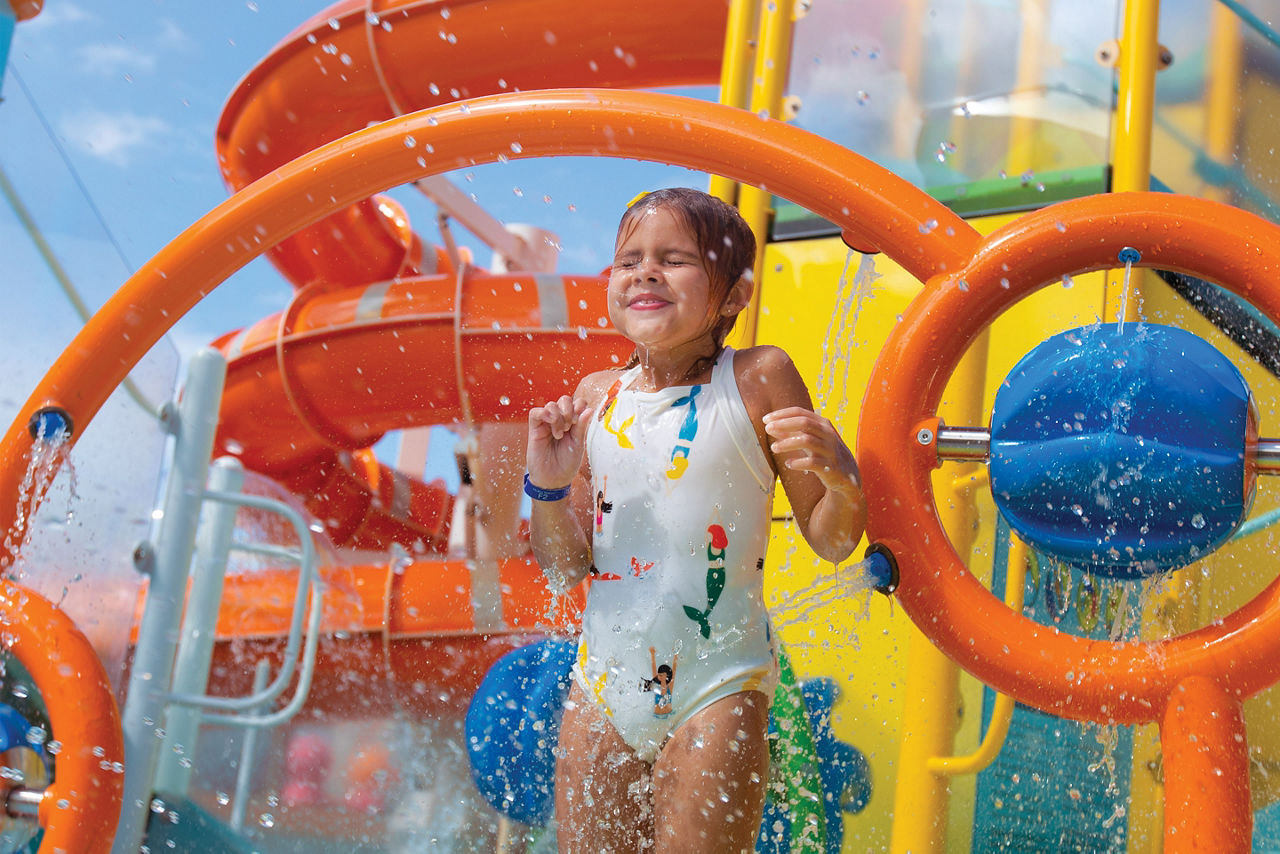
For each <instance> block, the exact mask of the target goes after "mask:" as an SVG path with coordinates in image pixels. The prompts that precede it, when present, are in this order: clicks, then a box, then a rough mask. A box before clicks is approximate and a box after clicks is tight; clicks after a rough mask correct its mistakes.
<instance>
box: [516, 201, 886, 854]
mask: <svg viewBox="0 0 1280 854" xmlns="http://www.w3.org/2000/svg"><path fill="white" fill-rule="evenodd" d="M754 258H755V239H754V237H753V236H752V234H751V231H750V229H749V228H748V227H747V225H746V223H745V222H744V221H743V220H742V217H741V216H739V214H738V212H737V210H736V209H734V208H733V207H731V206H730V205H727V204H725V203H724V202H721V201H720V200H719V199H716V198H715V197H713V196H709V195H707V194H706V193H702V192H699V191H697V190H690V189H667V190H658V191H656V192H653V193H650V194H648V195H646V196H644V197H643V198H641V199H640V200H639V201H637V202H635V203H633V204H632V205H631V206H630V207H629V208H628V209H627V211H626V212H625V213H624V214H623V216H622V222H621V223H620V225H619V227H618V238H617V249H616V253H615V255H614V260H613V268H612V271H611V274H610V277H609V298H608V303H609V319H610V320H611V321H612V322H613V325H614V327H615V328H616V329H617V330H618V331H619V332H621V333H622V334H623V335H625V336H626V337H627V338H628V339H629V340H631V341H633V342H634V343H635V345H636V349H635V354H634V355H633V356H632V359H631V362H630V364H629V365H628V366H627V367H626V368H625V369H623V370H621V371H618V370H605V371H600V372H597V373H594V374H591V375H590V376H587V377H586V378H584V379H583V380H582V382H581V383H580V384H579V385H578V389H577V391H576V392H575V394H574V396H573V397H569V396H568V395H565V396H564V397H561V398H560V399H559V400H556V401H552V402H549V403H548V404H547V405H546V406H540V407H535V408H534V409H532V410H531V411H530V412H529V445H528V475H527V477H526V480H525V491H526V492H527V493H529V495H530V496H531V497H532V498H533V499H534V501H533V513H532V520H531V524H532V544H533V550H534V554H535V555H536V557H537V559H538V561H539V563H540V564H541V566H542V567H543V570H544V571H545V572H546V573H547V576H548V578H549V579H550V580H551V582H552V584H553V585H554V586H557V587H562V588H563V587H568V586H572V585H574V584H576V583H578V582H579V581H581V580H582V579H583V578H586V577H588V576H590V577H591V579H592V581H591V587H590V591H589V593H588V598H587V607H586V613H585V614H584V615H583V620H582V638H581V640H580V642H579V649H578V659H577V663H576V665H575V666H574V669H573V676H574V678H573V686H572V688H571V691H570V695H569V700H568V702H567V704H566V707H565V712H564V717H563V719H562V721H561V725H560V753H559V759H558V762H557V765H556V793H555V797H556V817H557V823H558V838H559V842H560V850H561V851H580V852H591V854H599V852H601V851H608V852H612V851H638V850H650V849H652V850H654V851H658V852H670V851H717V852H719V851H725V852H728V851H733V852H738V851H748V850H751V849H752V848H753V847H754V842H755V836H756V832H757V830H758V829H759V825H760V819H761V815H762V813H763V809H764V800H765V786H766V782H767V778H768V761H769V759H768V746H767V741H766V736H767V731H768V720H769V702H770V700H771V698H772V696H773V689H774V687H775V685H776V682H777V671H778V668H777V659H776V655H775V641H774V637H773V633H772V629H771V628H770V625H769V617H768V613H767V612H766V610H765V605H764V601H763V590H762V578H763V568H764V555H765V548H766V546H767V544H768V540H769V522H770V516H771V507H772V502H773V488H774V482H775V479H778V480H781V481H782V486H783V488H784V489H786V491H787V497H788V498H789V499H790V502H791V508H792V511H793V512H794V514H795V518H796V521H797V523H798V524H799V526H800V530H801V532H802V533H803V534H804V537H805V539H806V540H807V541H808V542H809V544H810V546H812V547H813V549H814V551H815V552H817V554H818V555H820V556H821V557H823V558H824V559H826V560H829V561H832V562H836V563H838V562H840V561H843V560H844V559H845V558H847V557H848V556H849V554H850V553H851V552H852V551H853V549H854V546H855V545H856V544H857V543H858V540H859V539H860V538H861V536H862V530H863V526H864V523H865V520H866V508H865V504H864V502H863V496H862V490H861V488H860V485H859V480H858V470H857V466H856V464H855V463H854V459H853V454H852V453H850V451H849V449H848V447H846V446H845V444H844V442H843V441H842V440H841V438H840V436H839V434H838V433H837V432H836V430H835V428H834V427H832V425H831V422H829V421H828V420H827V419H825V418H822V417H820V416H819V415H817V414H815V413H814V412H813V411H812V406H811V404H810V400H809V392H808V389H807V388H806V387H805V383H804V380H802V379H801V377H800V374H799V372H798V371H797V370H796V367H795V365H794V364H792V362H791V359H790V358H789V357H788V356H787V355H786V354H785V353H784V352H783V351H782V350H779V349H778V348H776V347H768V346H763V347H751V348H749V349H746V350H740V351H737V352H735V351H734V350H733V349H732V348H729V347H726V346H725V345H724V339H725V336H726V335H728V333H729V330H730V329H731V328H732V327H733V324H734V321H735V319H736V318H737V315H738V313H739V312H740V311H741V310H742V309H743V308H744V307H745V306H746V305H747V302H748V301H749V300H750V299H751V292H752V282H751V269H752V266H753V263H754ZM608 475H612V477H608ZM606 478H607V479H606ZM677 659H678V660H679V670H678V671H677V669H676V661H677ZM659 671H661V674H659ZM659 676H661V677H662V678H659Z"/></svg>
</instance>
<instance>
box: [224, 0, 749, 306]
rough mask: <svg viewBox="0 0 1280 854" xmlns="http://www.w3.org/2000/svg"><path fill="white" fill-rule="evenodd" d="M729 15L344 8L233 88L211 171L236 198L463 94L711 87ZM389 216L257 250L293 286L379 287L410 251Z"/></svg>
mask: <svg viewBox="0 0 1280 854" xmlns="http://www.w3.org/2000/svg"><path fill="white" fill-rule="evenodd" d="M727 16H728V2H727V0H653V2H649V3H646V4H643V5H641V6H637V4H635V3H633V2H631V0H500V2H494V0H460V2H459V0H450V2H447V3H446V2H437V0H390V1H389V2H387V0H383V2H379V0H342V2H339V3H337V4H335V5H333V6H331V7H329V8H328V9H326V10H325V11H323V12H320V13H319V14H318V15H316V16H315V17H313V18H312V19H311V20H309V21H307V22H306V23H304V24H303V25H302V26H300V27H299V28H298V29H297V30H295V31H294V32H293V33H291V34H290V35H289V36H288V37H287V38H285V39H284V41H282V42H281V43H280V44H279V45H277V46H276V48H275V49H274V50H272V51H271V53H269V54H268V55H267V56H266V57H265V58H264V59H263V60H262V62H260V63H259V64H258V65H257V66H256V67H255V68H254V69H253V70H252V71H250V72H249V73H248V74H247V75H246V76H245V78H244V79H243V80H242V81H241V82H240V84H239V85H238V86H237V87H236V90H235V91H234V92H233V93H232V94H231V97H230V98H229V99H228V101H227V104H226V106H225V107H224V108H223V112H222V116H221V119H220V120H219V122H218V128H217V134H216V146H217V154H218V162H219V164H220V166H221V169H222V173H223V176H224V178H225V179H226V182H227V184H228V186H229V187H230V188H231V189H232V190H238V189H240V188H241V187H244V186H245V185H247V184H249V183H250V182H252V181H254V180H256V179H258V178H259V177H261V176H263V175H265V174H267V173H268V172H270V171H271V170H273V169H275V168H277V167H278V166H281V165H283V164H284V163H287V162H288V161H290V160H292V159H293V158H295V157H297V156H298V155H300V154H304V153H305V152H307V151H311V150H312V149H314V148H317V147H318V146H320V145H322V144H324V143H327V142H330V141H332V140H335V139H337V138H339V137H341V136H344V135H346V134H348V133H351V132H353V131H357V130H361V129H363V128H365V127H367V126H369V125H371V124H375V123H377V122H381V121H385V120H386V119H389V118H392V117H394V116H396V115H401V114H404V113H409V112H414V111H417V110H420V109H423V108H426V107H434V106H439V105H441V104H446V103H449V102H452V101H457V100H460V99H463V98H471V97H476V96H480V95H489V94H497V93H501V92H504V91H507V92H510V91H523V90H530V89H551V88H559V87H575V86H592V87H604V88H621V89H626V88H655V87H663V86H676V85H686V84H715V83H717V82H718V81H719V75H720V61H721V55H722V53H723V48H724V33H725V24H726V20H727ZM430 156H431V155H430V153H429V152H424V157H430ZM469 165H472V164H470V163H467V162H458V163H452V164H449V165H448V168H449V169H456V168H462V167H466V166H469ZM397 219H398V217H397V213H396V212H395V211H393V210H380V209H379V205H378V200H377V199H369V200H366V201H364V202H362V203H360V204H358V205H355V206H354V207H352V208H348V209H346V210H344V211H341V212H339V213H337V214H335V215H333V216H331V217H329V218H327V219H325V220H323V221H321V222H319V223H317V224H316V225H314V226H312V227H310V228H307V229H304V230H303V231H302V232H300V233H298V234H296V235H294V236H293V237H291V238H290V239H288V240H285V241H283V242H282V243H280V244H279V245H278V246H276V247H275V248H274V249H272V250H270V252H269V253H268V255H269V257H270V258H271V260H272V262H273V263H274V264H275V265H276V266H277V267H278V268H279V269H280V270H281V271H282V272H283V273H284V274H285V276H286V277H287V278H288V279H289V280H290V281H291V282H293V283H294V284H295V285H298V286H302V285H307V284H312V283H319V284H320V285H321V286H322V287H325V288H332V289H337V288H341V287H344V286H349V285H354V284H365V283H369V282H374V281H381V280H383V279H389V278H392V277H394V276H396V275H398V274H400V273H401V272H402V270H404V269H405V267H406V260H407V259H408V258H409V256H410V255H411V253H412V242H411V239H410V234H411V232H409V231H408V230H407V229H406V228H405V227H403V225H402V224H401V223H399V222H398V221H397Z"/></svg>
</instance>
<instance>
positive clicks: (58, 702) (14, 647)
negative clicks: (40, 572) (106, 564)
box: [0, 579, 124, 852]
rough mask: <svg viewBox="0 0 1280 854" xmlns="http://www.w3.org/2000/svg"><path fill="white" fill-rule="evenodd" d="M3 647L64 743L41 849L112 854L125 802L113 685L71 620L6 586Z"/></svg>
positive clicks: (46, 803) (2, 589) (43, 815)
mask: <svg viewBox="0 0 1280 854" xmlns="http://www.w3.org/2000/svg"><path fill="white" fill-rule="evenodd" d="M0 623H2V624H3V626H4V631H3V632H2V633H0V643H2V644H3V645H4V648H5V649H6V650H7V651H8V652H10V653H12V654H13V655H14V656H16V657H17V659H18V660H19V661H21V662H22V665H23V666H24V667H25V668H27V670H28V671H29V672H30V673H31V677H32V679H34V680H35V683H36V688H37V689H38V690H39V691H40V694H41V696H42V697H44V701H45V705H46V706H47V707H48V709H49V724H50V727H51V728H52V730H53V732H52V733H51V735H52V736H53V737H54V738H56V739H57V740H58V741H59V742H61V744H62V749H61V750H60V751H59V752H58V754H57V756H56V757H55V760H54V762H55V766H54V769H55V773H54V780H53V782H52V783H51V784H50V785H49V787H48V788H47V789H45V791H44V795H43V797H41V799H40V805H39V807H38V808H37V818H38V819H39V822H40V826H41V827H43V828H44V839H43V840H42V841H41V843H40V848H41V850H48V851H86V852H96V851H102V852H106V851H110V850H111V840H112V837H113V836H114V835H115V830H116V825H117V824H118V823H119V821H120V805H121V802H122V800H123V796H124V736H123V734H122V731H121V729H120V712H119V710H118V709H117V708H116V701H115V697H114V696H113V695H112V693H111V682H110V680H108V679H107V673H106V670H104V669H103V667H102V662H101V661H99V660H98V655H97V653H95V652H94V651H93V647H92V646H91V645H90V644H89V641H88V639H87V638H85V636H84V635H83V634H82V633H81V632H80V630H79V629H78V628H76V625H75V623H73V622H72V621H71V618H70V617H68V616H67V615H66V614H64V613H63V612H62V611H60V610H59V609H58V608H56V607H54V606H53V604H52V603H50V602H49V600H47V599H45V598H44V597H42V596H40V595H39V594H37V593H34V592H32V591H31V590H28V589H26V588H25V587H22V586H20V585H18V584H14V583H13V582H12V581H9V580H7V579H0Z"/></svg>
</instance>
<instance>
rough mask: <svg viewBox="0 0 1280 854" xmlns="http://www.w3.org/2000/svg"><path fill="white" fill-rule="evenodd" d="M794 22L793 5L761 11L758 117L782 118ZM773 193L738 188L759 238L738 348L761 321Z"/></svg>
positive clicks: (755, 89)
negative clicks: (751, 290)
mask: <svg viewBox="0 0 1280 854" xmlns="http://www.w3.org/2000/svg"><path fill="white" fill-rule="evenodd" d="M794 23H795V19H794V18H793V17H792V12H791V4H789V3H779V2H766V3H765V5H764V8H763V10H762V11H761V12H760V35H759V38H758V42H757V44H758V45H759V46H758V48H757V49H756V62H755V71H754V74H753V77H752V85H751V111H752V112H753V113H755V114H756V115H758V116H769V117H772V118H775V119H776V118H780V116H781V113H782V87H783V84H784V83H785V82H786V79H787V68H788V67H789V66H790V64H791V33H792V30H793V29H794ZM772 203H773V196H772V194H771V193H769V192H767V191H765V190H761V189H759V188H758V187H752V186H749V185H746V184H743V185H742V186H740V187H739V188H738V210H740V211H741V212H742V218H743V219H745V220H746V221H747V225H749V226H751V230H752V232H754V233H755V236H756V245H757V246H758V247H759V250H758V251H757V252H756V267H755V271H754V273H755V282H756V292H755V296H754V297H752V299H751V303H750V304H749V305H748V306H747V307H746V308H745V309H743V311H742V319H741V320H739V321H738V325H737V327H736V328H735V329H734V331H733V336H732V337H731V339H730V343H732V344H733V345H734V346H735V347H743V346H749V345H751V344H754V343H755V341H756V328H757V326H758V324H759V318H760V302H761V286H762V285H763V280H764V255H765V251H764V250H765V243H766V242H767V240H768V236H769V214H770V210H771V208H772Z"/></svg>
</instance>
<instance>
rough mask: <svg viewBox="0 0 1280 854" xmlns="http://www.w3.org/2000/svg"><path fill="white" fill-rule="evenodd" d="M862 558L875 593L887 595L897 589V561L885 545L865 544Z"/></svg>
mask: <svg viewBox="0 0 1280 854" xmlns="http://www.w3.org/2000/svg"><path fill="white" fill-rule="evenodd" d="M862 560H863V565H864V566H865V567H866V570H867V575H868V576H869V577H870V578H871V580H872V587H873V588H874V589H875V591H876V592H877V593H883V594H884V595H886V596H888V595H889V594H891V593H892V592H893V591H895V590H897V589H898V561H897V560H896V559H895V558H894V556H893V552H891V551H889V549H888V547H887V546H882V545H881V544H880V543H872V544H871V545H869V546H867V555H866V557H864V558H863V559H862Z"/></svg>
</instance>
